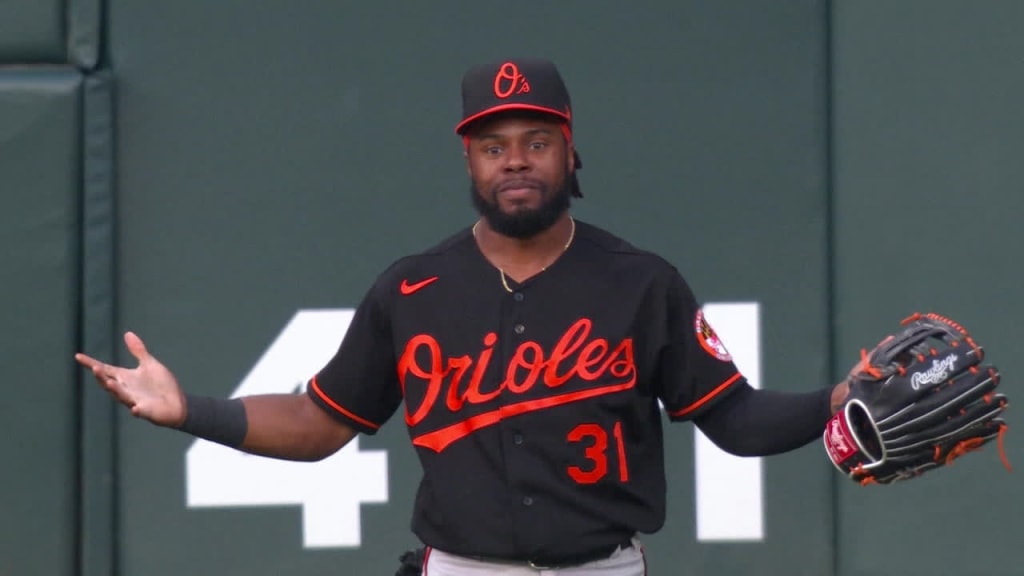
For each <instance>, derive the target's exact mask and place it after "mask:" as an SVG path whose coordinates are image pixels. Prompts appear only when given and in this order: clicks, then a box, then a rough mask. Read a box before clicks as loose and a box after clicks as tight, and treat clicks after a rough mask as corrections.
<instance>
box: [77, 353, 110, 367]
mask: <svg viewBox="0 0 1024 576" xmlns="http://www.w3.org/2000/svg"><path fill="white" fill-rule="evenodd" d="M75 361H76V362H78V363H79V364H81V365H82V366H85V367H86V368H89V369H92V368H94V367H96V366H99V365H100V364H103V362H100V361H99V360H97V359H95V358H93V357H92V356H88V355H86V354H81V353H79V354H75Z"/></svg>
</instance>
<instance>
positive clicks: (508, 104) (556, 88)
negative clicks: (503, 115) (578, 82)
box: [455, 58, 583, 198]
mask: <svg viewBox="0 0 1024 576" xmlns="http://www.w3.org/2000/svg"><path fill="white" fill-rule="evenodd" d="M510 110H523V111H528V112H541V113H545V114H551V115H552V116H555V117H557V118H558V119H560V120H561V121H562V122H564V123H565V126H566V128H567V130H565V135H566V138H567V139H568V140H569V141H572V101H571V100H570V98H569V90H567V89H566V87H565V82H564V81H563V80H562V75H561V74H559V72H558V68H557V67H556V66H555V64H554V63H553V62H551V61H550V60H545V59H543V58H515V59H507V60H500V61H496V62H490V63H487V64H483V65H480V66H475V67H473V68H470V69H469V70H467V71H466V73H465V75H463V77H462V120H461V121H459V123H458V124H457V125H456V126H455V133H456V134H459V135H460V136H464V135H465V133H466V131H467V130H468V128H469V126H470V125H471V124H472V123H473V122H475V121H477V120H480V119H481V118H484V117H486V116H489V115H491V114H497V113H500V112H507V111H510ZM575 160H576V168H577V169H580V168H583V163H582V161H581V160H580V155H579V153H576V154H575ZM570 178H571V182H570V187H571V192H572V195H573V196H576V197H580V198H581V197H583V193H582V192H580V186H579V182H578V181H577V179H576V173H575V172H574V173H573V174H572V175H571V177H570Z"/></svg>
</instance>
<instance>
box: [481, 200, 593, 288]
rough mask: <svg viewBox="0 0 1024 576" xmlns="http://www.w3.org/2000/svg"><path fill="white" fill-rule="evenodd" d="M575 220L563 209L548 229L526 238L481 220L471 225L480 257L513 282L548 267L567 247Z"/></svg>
mask: <svg viewBox="0 0 1024 576" xmlns="http://www.w3.org/2000/svg"><path fill="white" fill-rule="evenodd" d="M575 227H576V223H575V222H574V221H573V219H572V218H571V217H570V216H569V213H568V212H566V213H565V214H563V215H562V216H561V217H560V218H559V219H558V220H557V221H555V223H554V224H552V225H551V227H550V228H548V229H547V230H544V231H543V232H540V233H538V234H536V235H534V236H531V237H529V238H513V237H511V236H505V235H504V234H501V233H500V232H498V231H496V230H494V229H493V228H491V227H490V225H488V223H487V221H486V220H484V219H481V220H479V221H478V222H477V223H476V224H475V225H474V226H473V235H474V236H475V238H476V244H477V246H478V247H479V249H480V252H481V253H483V255H484V257H485V258H487V260H488V261H490V263H491V264H493V265H494V266H495V267H497V268H498V269H500V270H502V271H503V273H504V274H506V275H507V276H508V277H510V278H512V279H513V280H515V281H517V282H522V281H523V280H526V279H527V278H529V277H531V276H533V275H535V274H538V273H540V272H542V271H543V270H545V269H546V268H547V267H548V266H551V265H552V264H553V263H554V262H555V260H558V257H559V256H561V255H562V253H563V252H565V250H566V249H567V248H568V245H569V244H570V243H571V240H572V237H573V235H574V232H575Z"/></svg>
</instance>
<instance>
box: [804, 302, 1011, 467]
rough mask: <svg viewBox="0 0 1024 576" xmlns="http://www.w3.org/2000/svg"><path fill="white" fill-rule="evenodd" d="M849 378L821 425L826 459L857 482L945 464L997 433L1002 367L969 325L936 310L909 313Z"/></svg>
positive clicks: (1002, 427) (1001, 425)
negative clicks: (839, 402)
mask: <svg viewBox="0 0 1024 576" xmlns="http://www.w3.org/2000/svg"><path fill="white" fill-rule="evenodd" d="M903 326H904V328H903V330H902V331H901V332H900V333H898V334H895V335H893V336H889V337H887V338H886V339H885V340H883V341H882V342H881V343H880V344H879V345H878V346H877V347H876V348H875V349H874V350H872V351H871V352H870V353H868V352H867V351H863V350H862V351H861V361H860V362H859V363H858V364H857V366H855V367H854V369H853V370H851V372H850V375H849V378H848V380H847V382H848V384H849V396H848V397H847V400H846V403H845V404H844V406H843V407H842V409H840V410H839V411H838V412H837V413H836V414H835V416H833V417H832V419H831V420H829V422H828V425H827V426H826V427H825V433H824V443H825V450H826V452H827V453H828V456H829V459H830V460H832V463H833V464H834V465H835V466H836V468H838V469H839V470H840V471H841V472H843V473H844V474H846V475H847V476H849V477H850V478H851V479H853V480H854V481H856V482H859V483H861V484H874V483H877V484H888V483H891V482H895V481H898V480H906V479H908V478H914V477H916V476H920V475H921V474H923V473H925V472H927V471H929V470H932V469H934V468H937V467H940V466H946V465H949V464H951V463H952V462H953V460H955V459H956V458H959V457H960V456H962V455H964V454H966V453H967V452H970V451H973V450H977V449H979V448H981V447H982V446H983V445H984V444H986V443H988V442H989V441H991V440H993V439H996V438H998V439H999V451H1000V455H1001V456H1003V463H1004V465H1006V467H1007V468H1008V469H1009V467H1010V466H1009V463H1008V462H1007V461H1006V458H1005V455H1003V449H1002V438H1003V434H1004V433H1005V432H1006V429H1007V428H1006V423H1005V422H1004V421H1003V420H1002V418H1000V416H1001V415H1002V413H1003V411H1004V410H1005V409H1006V407H1007V406H1008V404H1009V402H1008V400H1007V398H1006V396H1004V395H1003V394H997V393H996V392H995V390H996V387H997V386H998V385H999V371H998V370H997V369H996V367H995V366H992V365H990V364H983V363H982V362H983V360H984V351H983V350H982V348H981V346H978V345H977V344H976V343H975V342H974V340H973V339H972V338H971V337H970V335H969V334H968V333H967V331H966V330H965V329H964V328H963V327H962V326H960V325H959V324H957V323H956V322H953V321H952V320H950V319H948V318H945V317H943V316H940V315H938V314H931V313H929V314H914V315H913V316H911V317H909V318H907V319H905V320H904V321H903Z"/></svg>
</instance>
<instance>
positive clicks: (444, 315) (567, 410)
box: [308, 222, 743, 560]
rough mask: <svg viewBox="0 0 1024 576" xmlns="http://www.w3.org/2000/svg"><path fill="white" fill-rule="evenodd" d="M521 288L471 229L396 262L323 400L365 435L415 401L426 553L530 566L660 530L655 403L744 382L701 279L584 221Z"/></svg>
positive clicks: (682, 405)
mask: <svg viewBox="0 0 1024 576" xmlns="http://www.w3.org/2000/svg"><path fill="white" fill-rule="evenodd" d="M508 283H509V288H511V292H509V291H508V290H506V288H505V286H504V285H503V284H502V281H501V276H500V275H499V271H498V270H497V269H496V268H495V267H494V266H493V265H491V264H490V263H489V262H488V261H487V260H486V259H485V257H484V256H483V254H482V253H481V252H480V250H479V248H478V247H477V245H476V242H475V240H474V238H473V236H472V233H471V231H470V230H469V229H467V230H463V231H461V232H459V233H457V234H456V235H454V236H452V237H451V238H449V239H447V240H446V241H444V242H443V243H441V244H440V245H438V246H437V247H435V248H433V249H430V250H428V251H426V252H424V253H421V254H418V255H415V256H410V257H406V258H403V259H401V260H399V261H397V262H396V263H394V264H393V265H392V266H391V267H390V268H388V269H387V270H386V271H385V272H384V273H382V274H381V275H380V277H379V278H378V279H377V281H376V283H375V284H374V285H373V287H372V288H371V289H370V291H369V292H368V293H367V294H366V296H365V298H364V300H363V301H362V303H361V304H360V305H359V308H358V310H357V311H356V313H355V316H354V318H353V320H352V324H351V326H350V327H349V329H348V332H347V334H346V335H345V338H344V340H343V342H342V343H341V346H340V348H339V350H338V352H337V354H336V355H335V357H334V358H333V359H332V360H331V361H330V362H329V363H328V364H327V365H326V366H325V367H324V368H323V370H321V371H320V372H319V374H317V375H316V377H314V378H313V379H312V380H311V381H310V382H309V387H308V390H309V394H310V396H311V397H312V398H313V400H314V401H315V402H317V403H318V404H319V405H320V406H321V407H323V408H324V410H326V411H327V412H329V413H330V414H332V415H333V416H334V417H336V418H337V419H339V420H341V421H343V422H345V423H346V424H348V425H350V426H353V427H354V428H356V429H357V430H359V431H360V432H364V433H367V434H373V433H374V432H375V431H376V430H377V429H378V428H379V427H380V426H381V425H382V424H384V423H385V421H387V420H388V419H389V418H390V417H391V415H392V414H393V413H394V412H395V410H396V409H397V408H398V407H399V406H402V405H403V402H404V418H405V423H406V425H407V428H408V432H409V436H410V438H411V439H412V443H413V445H414V446H415V448H416V452H417V454H418V455H419V458H420V461H421V463H422V466H423V472H424V474H423V478H422V480H421V483H420V486H419V490H418V493H417V497H416V505H415V510H414V515H413V531H414V532H415V533H416V535H417V536H418V537H419V538H420V539H421V540H422V541H423V542H424V543H425V544H427V545H429V546H433V547H436V548H439V549H441V550H445V551H448V552H451V553H455V554H463V555H470V556H485V557H492V558H507V559H516V560H529V559H535V558H558V557H567V556H575V555H577V554H583V553H585V552H587V551H590V550H594V549H599V548H601V547H603V546H609V545H612V546H613V545H614V544H615V543H618V542H621V541H622V540H623V538H624V537H628V536H630V535H632V534H634V533H636V532H643V533H651V532H655V531H657V530H658V529H659V528H661V526H662V524H663V523H664V519H665V491H666V486H665V468H664V455H663V451H664V449H663V442H662V426H661V412H660V410H661V409H660V407H659V405H658V400H659V399H660V400H661V401H662V403H663V404H664V407H665V410H666V411H667V412H668V415H669V418H670V419H672V420H676V421H679V420H688V419H691V418H693V417H695V416H697V415H699V414H701V413H702V412H704V411H705V410H706V409H707V408H708V407H710V406H711V405H712V404H714V402H715V401H716V400H718V399H721V398H723V397H724V396H726V394H724V392H725V391H727V390H729V389H731V388H733V387H735V386H737V385H739V384H741V383H742V382H743V377H742V376H741V375H740V373H739V372H738V371H737V369H736V366H735V365H734V364H733V362H732V359H731V358H730V356H729V354H728V352H727V351H726V349H725V347H724V346H722V344H721V342H720V341H719V339H718V338H717V336H716V335H715V333H714V331H713V330H712V329H711V327H710V326H709V325H708V323H707V322H706V321H705V320H704V318H703V314H702V312H701V310H700V308H699V306H698V304H697V302H696V299H695V298H694V295H693V294H692V292H691V290H690V288H689V287H688V285H687V283H686V282H685V281H684V279H683V278H682V277H681V276H680V274H679V273H678V272H677V271H676V269H675V268H674V267H673V266H672V265H670V264H669V263H667V262H666V261H665V260H663V259H662V258H660V257H658V256H656V255H654V254H652V253H649V252H645V251H642V250H639V249H637V248H634V247H633V246H631V245H630V244H628V243H626V242H625V241H623V240H621V239H619V238H616V237H615V236H613V235H612V234H610V233H608V232H606V231H603V230H601V229H599V228H597V227H594V226H591V225H587V224H585V223H583V222H579V223H578V224H577V231H576V236H575V239H574V241H573V243H572V244H571V245H570V246H569V248H568V249H567V250H566V252H565V253H564V254H562V256H561V257H560V258H559V259H558V260H557V261H556V262H555V263H554V264H553V265H551V266H550V267H548V268H547V269H546V270H545V271H543V272H541V273H540V274H537V275H536V276H534V277H532V278H530V279H529V280H527V281H525V282H523V283H522V284H518V283H514V282H512V281H511V279H509V280H508Z"/></svg>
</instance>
